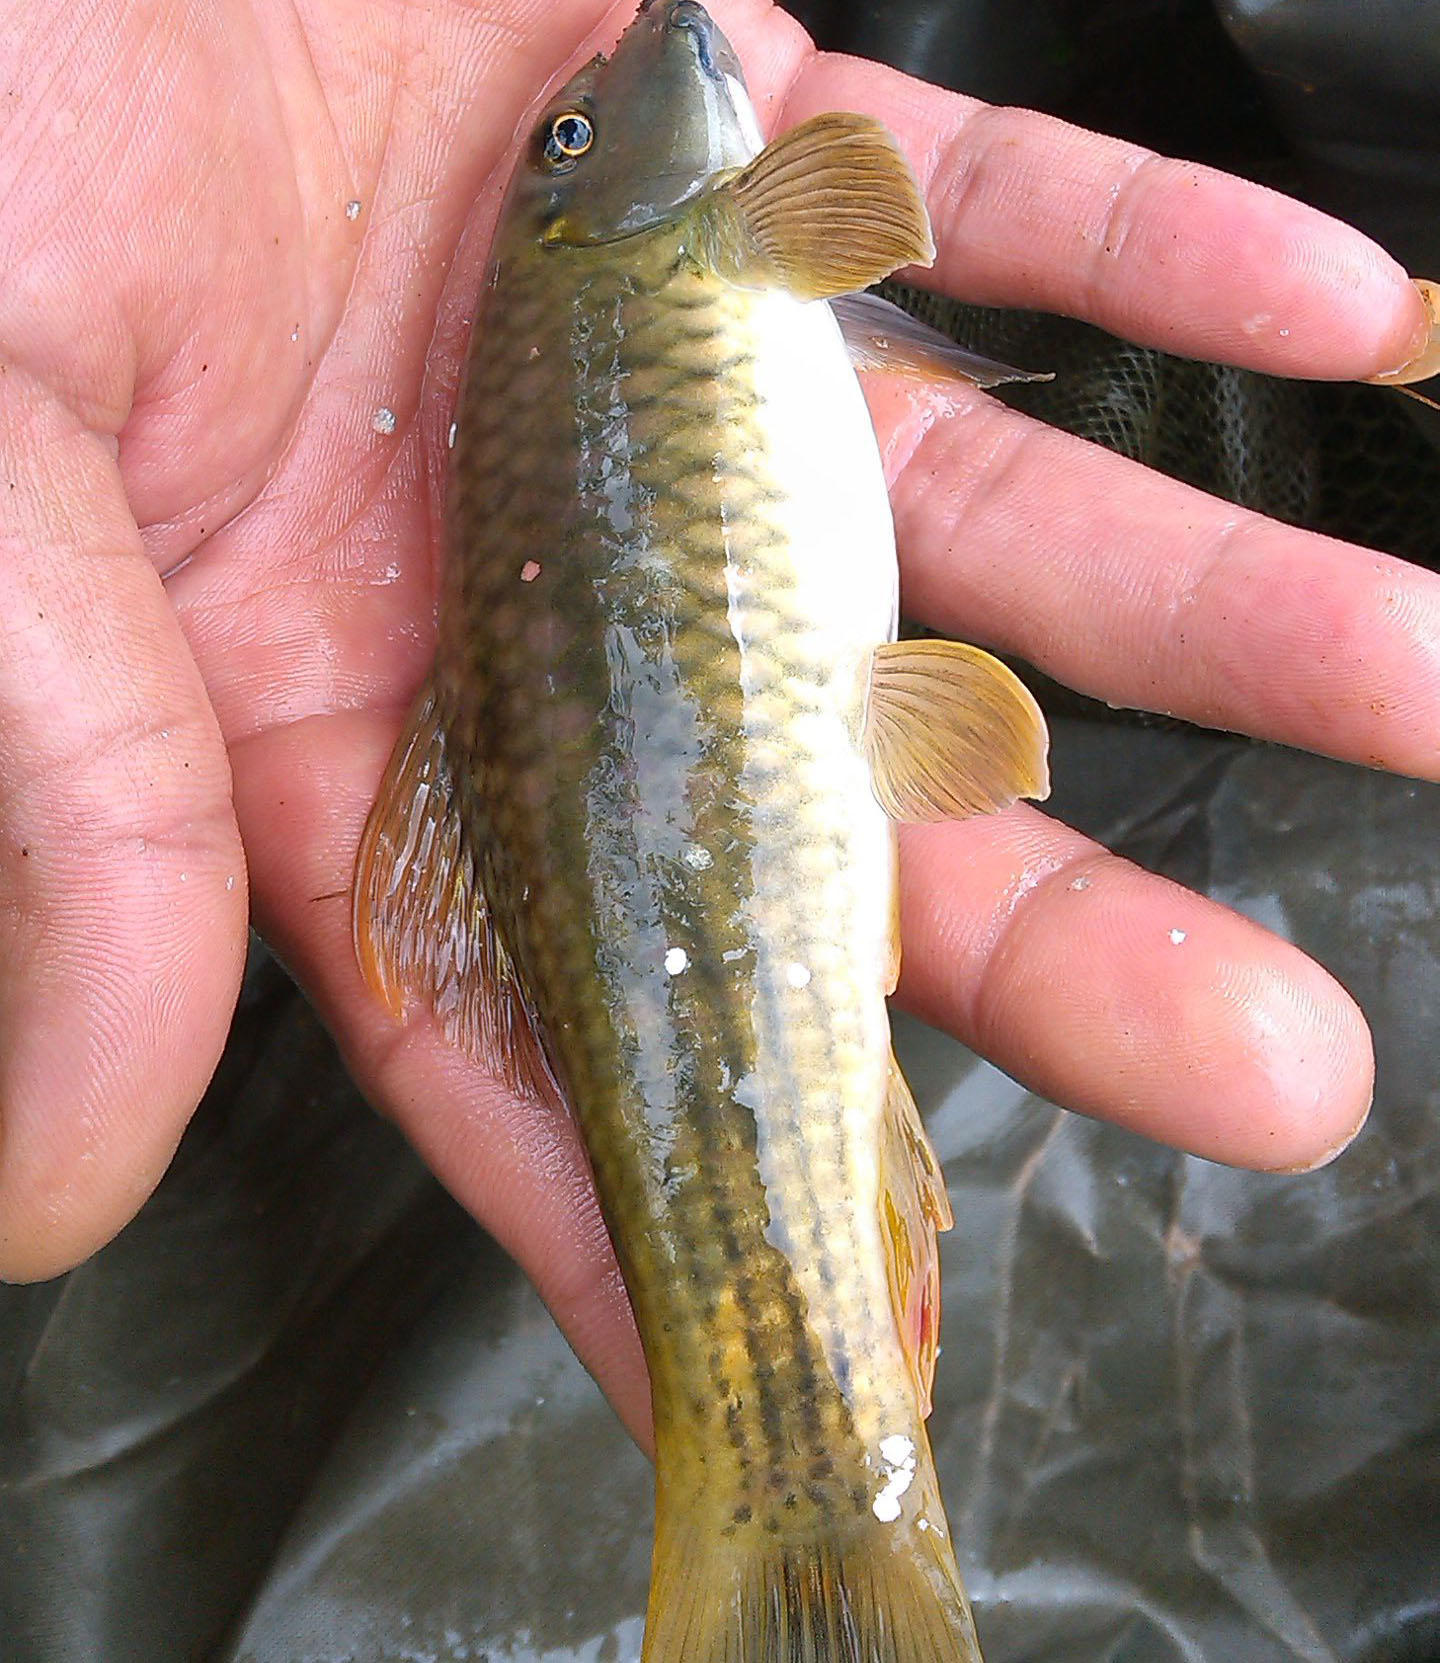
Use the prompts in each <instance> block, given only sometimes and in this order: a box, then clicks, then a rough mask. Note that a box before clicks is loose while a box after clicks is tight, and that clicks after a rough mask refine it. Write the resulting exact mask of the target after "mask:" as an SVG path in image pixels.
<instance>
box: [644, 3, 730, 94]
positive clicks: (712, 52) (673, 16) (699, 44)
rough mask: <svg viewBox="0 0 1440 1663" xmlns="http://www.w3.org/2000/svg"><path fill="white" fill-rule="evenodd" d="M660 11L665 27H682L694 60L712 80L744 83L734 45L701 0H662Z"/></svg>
mask: <svg viewBox="0 0 1440 1663" xmlns="http://www.w3.org/2000/svg"><path fill="white" fill-rule="evenodd" d="M663 15H664V18H665V27H666V28H667V29H676V30H681V31H684V32H685V33H687V34H688V35H689V36H690V38H691V41H692V42H693V44H694V48H695V61H696V62H697V63H698V64H699V66H700V68H701V69H702V70H703V71H704V72H705V74H706V75H708V76H709V77H710V79H711V80H712V81H720V82H724V81H726V80H727V79H728V80H731V81H737V80H738V81H739V82H740V83H741V85H742V86H743V85H744V71H743V70H742V69H741V67H740V60H739V58H737V57H736V55H735V49H734V47H732V46H731V44H730V42H729V41H728V40H726V38H725V36H724V35H723V34H722V33H721V32H720V29H719V27H718V26H717V25H716V22H715V20H714V18H712V17H711V15H710V13H709V12H707V11H706V10H705V8H704V6H702V5H701V4H700V0H665V5H664V8H663Z"/></svg>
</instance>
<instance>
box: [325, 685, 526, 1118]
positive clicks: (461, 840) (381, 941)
mask: <svg viewBox="0 0 1440 1663" xmlns="http://www.w3.org/2000/svg"><path fill="white" fill-rule="evenodd" d="M353 928H354V938H355V954H356V957H357V958H358V959H359V961H360V969H361V973H362V974H363V975H364V977H365V980H366V982H367V983H368V984H369V986H370V987H371V988H372V989H373V990H374V992H376V993H377V994H379V996H380V997H381V999H383V1000H384V1001H385V1004H386V1006H387V1007H388V1008H389V1010H390V1012H391V1014H392V1015H393V1016H395V1017H397V1018H399V1017H401V1016H403V1015H404V1013H405V1007H406V1005H407V1004H408V1003H409V1002H410V1001H411V1000H415V1001H417V1002H419V1003H421V1004H423V1005H426V1006H428V1007H429V1008H430V1009H431V1010H433V1011H434V1013H435V1015H436V1016H437V1017H438V1018H439V1020H440V1024H441V1026H442V1028H443V1029H444V1031H445V1033H446V1035H447V1037H448V1038H450V1039H451V1040H452V1041H454V1043H456V1044H457V1045H460V1046H462V1047H463V1048H464V1049H465V1050H467V1051H469V1052H470V1053H471V1055H472V1056H474V1057H476V1058H477V1059H478V1060H479V1061H481V1062H482V1063H484V1064H485V1065H486V1066H487V1067H488V1068H489V1069H490V1070H491V1071H492V1072H494V1073H496V1074H498V1075H499V1076H501V1077H502V1078H503V1079H504V1080H505V1081H506V1083H507V1084H508V1085H509V1086H510V1087H511V1089H512V1090H514V1091H517V1092H519V1093H521V1094H522V1095H526V1096H531V1097H539V1098H553V1097H554V1096H555V1095H557V1093H556V1088H555V1085H554V1082H553V1079H552V1077H551V1075H550V1071H549V1067H548V1065H547V1063H546V1061H545V1054H544V1051H543V1049H542V1047H541V1045H540V1043H539V1039H538V1037H537V1034H536V1030H535V1025H534V1020H533V1017H532V1014H531V1010H530V1005H529V1000H528V999H527V998H526V995H525V990H524V988H523V987H522V985H521V982H520V978H519V975H518V974H517V972H516V970H515V966H514V964H513V963H512V962H511V959H510V955H509V953H508V952H507V951H506V950H505V944H504V943H503V942H502V941H501V940H500V938H499V936H498V935H497V934H496V930H495V921H494V919H493V918H492V917H491V914H490V909H489V907H488V906H487V904H486V900H485V892H484V888H483V886H482V884H481V881H480V874H479V870H478V867H477V864H476V859H475V851H474V850H472V849H471V848H470V847H469V843H468V840H467V838H466V836H465V831H464V827H463V826H462V824H461V819H460V811H459V806H458V804H457V802H456V798H455V788H454V779H453V776H452V774H451V771H450V766H449V763H448V761H447V759H446V755H445V734H444V730H443V728H442V727H441V725H440V721H439V719H438V716H437V714H436V706H435V698H434V695H433V694H432V693H431V692H430V690H429V689H428V688H426V689H425V691H424V692H423V693H422V695H421V697H420V699H419V701H418V702H417V704H416V706H415V708H414V710H413V712H412V713H411V716H410V719H409V721H408V723H407V724H406V727H405V730H404V731H403V732H402V734H401V735H400V738H399V741H398V742H397V743H396V746H395V749H394V751H393V753H392V754H391V757H390V762H389V765H388V766H387V768H386V770H385V775H384V778H383V779H382V780H381V783H380V791H379V794H378V795H377V797H376V799H375V806H374V807H373V808H372V809H371V810H370V818H369V819H368V820H367V821H366V823H365V831H364V834H363V835H362V837H361V840H360V850H359V854H358V855H357V856H356V861H355V894H354V913H353Z"/></svg>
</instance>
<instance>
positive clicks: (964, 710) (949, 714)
mask: <svg viewBox="0 0 1440 1663" xmlns="http://www.w3.org/2000/svg"><path fill="white" fill-rule="evenodd" d="M865 747H866V751H867V752H868V754H869V758H870V769H871V778H872V780H873V783H874V788H875V795H876V797H877V798H879V800H880V804H881V806H882V807H883V808H884V810H885V812H886V813H887V814H889V815H890V817H891V818H892V819H894V820H909V821H935V820H959V819H964V818H965V817H966V816H968V815H971V814H986V813H990V812H992V811H994V810H996V809H1001V808H1006V807H1008V806H1009V805H1010V804H1011V803H1013V802H1014V801H1015V799H1016V798H1017V797H1036V798H1041V797H1045V796H1047V795H1048V794H1049V791H1050V775H1049V769H1048V767H1047V764H1046V751H1047V748H1048V737H1047V734H1046V731H1045V718H1044V716H1042V715H1041V713H1040V707H1039V705H1037V704H1036V703H1035V700H1034V698H1033V697H1032V696H1031V694H1030V692H1029V690H1028V688H1026V686H1025V684H1024V683H1023V682H1022V681H1021V680H1020V679H1019V677H1018V676H1016V675H1015V674H1014V673H1013V672H1012V671H1010V670H1008V669H1006V667H1005V666H1004V665H1003V664H1002V663H1001V662H1000V660H999V659H998V658H992V657H991V655H990V654H989V653H987V652H982V651H981V650H980V648H979V647H968V646H965V645H963V644H962V643H960V642H958V641H893V642H890V643H889V644H887V645H886V646H883V647H881V648H879V649H878V650H877V652H876V654H875V662H874V666H873V669H872V671H871V680H870V703H869V708H868V711H867V713H866V725H865Z"/></svg>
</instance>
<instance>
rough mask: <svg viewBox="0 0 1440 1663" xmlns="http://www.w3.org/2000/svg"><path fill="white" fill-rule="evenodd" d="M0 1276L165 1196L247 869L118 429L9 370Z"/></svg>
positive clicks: (224, 1021)
mask: <svg viewBox="0 0 1440 1663" xmlns="http://www.w3.org/2000/svg"><path fill="white" fill-rule="evenodd" d="M0 619H3V620H4V623H3V628H0V1276H4V1277H10V1278H15V1279H28V1278H34V1277H41V1276H47V1275H51V1274H54V1273H56V1272H58V1271H61V1270H64V1269H66V1268H68V1267H69V1266H70V1265H72V1264H74V1263H75V1262H77V1261H78V1260H79V1259H81V1258H83V1257H84V1256H85V1255H86V1254H87V1253H89V1252H91V1251H92V1250H93V1249H94V1248H96V1247H97V1246H99V1245H100V1244H101V1243H102V1242H104V1241H105V1240H107V1239H108V1238H109V1237H110V1236H111V1235H113V1234H114V1232H115V1231H116V1230H118V1229H119V1228H120V1227H121V1226H122V1225H123V1224H124V1223H126V1222H127V1221H128V1219H129V1218H130V1217H131V1215H132V1214H133V1213H134V1212H135V1210H136V1209H137V1208H138V1206H139V1205H140V1203H141V1201H143V1200H144V1198H145V1196H146V1195H147V1194H148V1193H149V1192H150V1190H151V1189H152V1188H153V1186H154V1184H155V1182H156V1181H157V1179H158V1178H159V1176H160V1174H161V1172H162V1171H163V1170H164V1168H165V1166H166V1164H167V1163H168V1161H169V1159H170V1156H171V1154H172V1153H173V1151H174V1148H175V1145H176V1142H177V1141H178V1139H179V1136H180V1132H181V1130H182V1129H183V1127H184V1124H185V1122H186V1120H187V1119H188V1117H189V1115H190V1112H191V1111H192V1110H193V1108H194V1106H195V1104H196V1102H197V1101H198V1100H199V1097H200V1094H201V1093H202V1092H203V1090H204V1088H205V1085H206V1082H207V1081H208V1080H209V1077H210V1075H211V1073H212V1072H213V1070H214V1067H215V1064H216V1062H217V1061H218V1058H219V1055H220V1051H221V1048H222V1046H223V1044H224V1040H225V1034H226V1030H227V1028H228V1025H229V1019H230V1014H231V1011H232V1009H233V1006H234V1002H235V997H236V993H237V990H238V987H239V978H240V974H241V971H242V968H243V962H244V951H245V913H246V888H245V873H244V857H243V854H242V850H241V847H240V840H239V834H238V831H237V829H236V825H235V819H234V815H233V812H232V810H231V805H230V781H229V769H228V764H227V761H226V756H225V749H224V745H223V743H222V740H221V737H220V734H219V731H218V728H217V726H216V723H215V719H214V716H213V714H212V712H211V710H210V706H209V703H208V701H207V699H206V696H205V690H204V687H203V685H202V683H201V680H200V676H199V673H198V671H197V670H196V668H195V665H194V663H193V661H192V659H191V657H190V654H189V651H188V649H187V647H186V645H185V643H184V640H183V638H182V636H181V633H180V629H179V626H178V625H177V623H176V621H175V618H174V615H173V614H172V612H171V610H170V606H169V604H168V601H167V599H166V596H165V592H164V587H163V585H162V584H161V582H160V579H159V578H158V577H157V576H156V574H155V571H154V569H153V567H152V566H151V564H150V562H149V561H148V559H147V558H146V556H145V553H144V550H143V548H142V546H141V542H140V537H139V534H138V532H137V530H136V527H135V522H134V520H133V518H132V517H131V514H130V511H129V508H128V506H127V504H126V501H125V496H124V492H123V490H122V488H121V484H120V477H119V473H118V470H117V467H116V464H115V461H114V458H113V456H112V454H111V453H110V449H109V447H107V444H106V442H105V441H104V440H102V439H101V438H99V437H97V436H96V435H95V434H93V433H91V432H89V431H88V430H87V429H85V428H84V427H83V426H82V425H81V424H80V423H79V422H78V421H77V420H76V418H75V417H74V416H73V414H72V413H71V412H70V411H69V410H68V409H67V408H66V407H65V406H64V405H63V404H62V403H61V402H60V401H59V400H58V399H57V398H56V397H55V396H54V395H53V394H52V393H51V392H50V391H49V390H48V389H47V388H46V387H45V386H44V385H43V384H41V383H40V382H39V381H37V380H35V379H34V378H33V377H31V376H29V375H28V374H27V373H26V372H25V371H24V370H23V369H21V368H19V367H18V366H16V365H15V364H13V363H12V364H10V365H8V366H7V365H5V364H4V363H0Z"/></svg>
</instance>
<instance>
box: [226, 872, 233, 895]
mask: <svg viewBox="0 0 1440 1663" xmlns="http://www.w3.org/2000/svg"><path fill="white" fill-rule="evenodd" d="M234 887H235V874H234V873H233V872H232V873H231V874H230V876H229V877H228V878H226V880H225V889H226V893H227V894H228V893H229V891H230V890H232V889H234Z"/></svg>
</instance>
